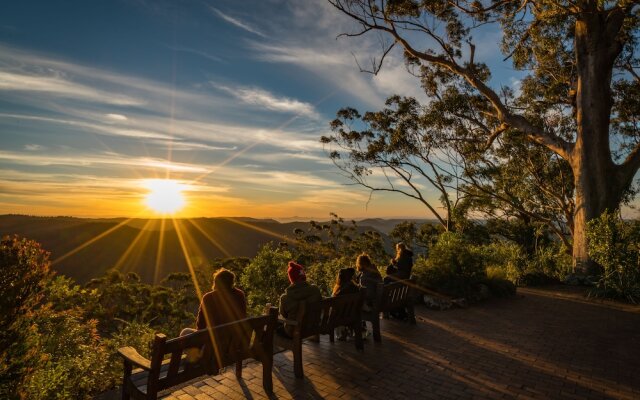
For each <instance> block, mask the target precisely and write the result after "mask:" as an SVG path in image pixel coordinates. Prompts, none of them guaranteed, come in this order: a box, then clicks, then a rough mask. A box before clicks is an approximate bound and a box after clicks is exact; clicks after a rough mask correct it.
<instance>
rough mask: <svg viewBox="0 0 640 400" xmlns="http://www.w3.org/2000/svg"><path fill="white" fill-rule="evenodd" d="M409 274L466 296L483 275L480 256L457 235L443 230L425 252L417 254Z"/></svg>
mask: <svg viewBox="0 0 640 400" xmlns="http://www.w3.org/2000/svg"><path fill="white" fill-rule="evenodd" d="M413 274H414V275H415V276H416V277H417V279H418V283H419V284H420V285H422V286H424V287H426V288H429V289H432V290H436V291H438V292H441V293H444V294H447V295H450V296H454V297H466V298H470V297H472V296H473V295H474V293H475V291H476V290H477V285H478V283H480V282H481V281H482V279H484V278H485V277H486V272H485V266H484V262H483V259H482V257H480V254H479V253H478V252H477V250H476V249H475V248H474V247H473V246H471V245H470V244H469V243H468V242H467V241H465V240H464V239H463V238H462V236H461V235H459V234H456V233H451V232H445V233H443V234H442V235H440V237H439V238H438V241H437V242H436V244H435V245H433V246H432V247H431V249H430V252H429V258H427V259H423V258H418V259H417V260H416V262H415V264H414V268H413Z"/></svg>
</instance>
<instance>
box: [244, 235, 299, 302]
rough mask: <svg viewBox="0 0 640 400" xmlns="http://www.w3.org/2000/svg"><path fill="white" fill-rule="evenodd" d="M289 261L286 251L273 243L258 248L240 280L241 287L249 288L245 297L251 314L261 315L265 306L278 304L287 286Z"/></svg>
mask: <svg viewBox="0 0 640 400" xmlns="http://www.w3.org/2000/svg"><path fill="white" fill-rule="evenodd" d="M291 259H292V254H291V252H290V251H289V250H288V249H286V248H283V247H279V246H276V245H275V244H273V243H269V244H267V245H265V246H263V247H262V248H260V250H259V251H258V254H256V256H255V257H254V258H253V259H252V260H251V262H250V263H249V265H248V266H247V267H246V268H245V270H244V273H243V274H242V277H241V278H240V282H241V284H242V286H243V287H244V288H250V290H248V292H247V293H246V295H247V306H248V307H247V308H248V309H249V310H250V311H251V312H253V313H254V314H261V313H262V310H263V307H264V306H265V304H267V303H271V304H272V305H274V306H276V305H277V304H278V301H279V299H280V295H281V294H282V293H284V290H285V289H286V288H287V286H289V278H288V277H287V263H288V262H289V261H290V260H291Z"/></svg>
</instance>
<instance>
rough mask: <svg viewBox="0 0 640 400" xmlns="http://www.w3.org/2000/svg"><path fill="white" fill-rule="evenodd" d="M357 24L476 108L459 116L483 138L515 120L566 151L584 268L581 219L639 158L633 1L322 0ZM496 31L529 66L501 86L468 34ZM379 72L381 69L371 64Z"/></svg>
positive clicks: (534, 137) (626, 183)
mask: <svg viewBox="0 0 640 400" xmlns="http://www.w3.org/2000/svg"><path fill="white" fill-rule="evenodd" d="M328 1H329V2H330V3H331V4H332V5H333V6H334V7H335V8H336V9H338V10H339V11H341V12H343V13H344V14H346V15H348V16H349V17H351V18H352V19H353V20H354V22H355V23H356V24H357V27H358V28H357V29H356V30H355V31H353V32H347V33H345V35H346V36H360V35H366V34H370V33H374V32H378V33H382V35H383V37H386V38H387V40H388V41H387V42H386V46H387V47H386V48H385V49H384V50H383V56H382V57H381V58H380V59H379V60H378V61H379V64H377V65H376V68H377V67H380V66H381V65H382V62H383V60H384V56H386V55H388V54H390V49H391V48H392V47H393V46H400V47H401V48H402V49H403V51H404V55H405V59H406V62H407V63H408V64H409V65H413V66H417V67H418V69H419V71H420V73H421V75H422V78H423V86H425V88H426V89H427V91H429V89H431V90H435V89H434V88H435V87H438V86H440V87H446V88H447V89H448V90H450V91H453V92H455V93H456V94H457V95H459V96H462V97H466V98H467V100H468V103H469V104H475V105H476V106H477V107H475V108H477V109H479V110H480V112H478V113H476V114H474V115H471V114H469V113H460V115H458V118H459V120H460V121H462V122H463V123H464V124H466V125H467V126H470V127H473V132H480V133H481V135H482V137H483V138H484V140H485V141H486V143H487V147H490V146H491V145H492V143H494V141H495V140H496V138H498V137H499V136H500V135H502V134H504V133H505V132H508V131H511V132H516V133H518V134H520V135H523V137H525V138H526V139H527V140H530V141H532V142H535V143H538V144H541V145H543V146H545V147H547V148H548V149H550V150H551V151H553V152H554V153H556V154H558V155H559V156H560V157H562V158H563V159H565V160H566V161H567V162H568V163H569V165H570V167H571V171H572V174H573V180H574V182H573V183H574V185H573V186H574V216H573V224H574V227H573V257H574V262H575V264H576V267H577V268H578V269H581V270H582V271H583V272H587V270H588V269H589V268H590V267H591V265H592V263H591V261H590V259H589V255H588V251H587V237H586V232H585V229H586V224H587V222H588V221H589V220H591V219H593V218H595V217H597V216H598V215H600V214H601V213H602V212H603V211H604V210H606V209H615V208H617V207H619V205H620V203H621V201H622V200H623V199H624V198H625V196H627V195H628V194H629V192H630V190H631V188H632V183H633V180H634V177H635V174H636V172H637V171H638V168H639V167H640V144H639V140H638V139H639V138H640V76H639V71H640V60H639V59H638V33H639V32H638V31H639V26H640V21H639V20H640V3H639V2H638V0H619V1H603V0H598V1H596V0H489V1H486V0H423V1H417V0H328ZM487 25H493V26H495V29H499V30H501V32H502V43H501V44H502V46H501V50H502V52H503V54H504V61H505V62H508V63H510V64H511V65H512V66H513V68H515V69H516V70H520V71H523V72H524V73H525V74H526V77H525V78H524V79H522V80H521V87H520V88H519V90H515V88H514V89H513V90H504V88H502V89H496V88H494V87H492V85H491V84H490V83H489V80H490V76H491V71H490V69H489V67H488V66H487V65H485V64H483V63H480V62H478V61H477V60H476V59H475V53H476V51H475V50H476V48H477V46H494V45H495V43H477V42H475V41H474V38H473V34H474V33H475V32H476V31H477V29H479V28H480V27H482V26H485V28H483V29H486V26H487ZM374 72H376V71H374Z"/></svg>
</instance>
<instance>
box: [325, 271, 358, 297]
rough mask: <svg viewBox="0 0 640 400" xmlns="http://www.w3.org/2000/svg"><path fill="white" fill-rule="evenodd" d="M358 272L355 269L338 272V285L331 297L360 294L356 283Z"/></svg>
mask: <svg viewBox="0 0 640 400" xmlns="http://www.w3.org/2000/svg"><path fill="white" fill-rule="evenodd" d="M355 276H356V270H355V269H354V268H342V269H340V271H338V276H337V277H336V284H335V285H334V286H333V293H332V294H331V297H337V296H343V295H345V294H354V293H358V291H359V290H360V288H359V287H358V285H357V284H356V283H355V282H354V278H355Z"/></svg>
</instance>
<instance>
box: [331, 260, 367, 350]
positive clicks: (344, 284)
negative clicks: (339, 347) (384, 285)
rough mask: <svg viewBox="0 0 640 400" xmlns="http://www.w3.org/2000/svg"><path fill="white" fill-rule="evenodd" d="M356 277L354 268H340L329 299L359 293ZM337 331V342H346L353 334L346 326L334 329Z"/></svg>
mask: <svg viewBox="0 0 640 400" xmlns="http://www.w3.org/2000/svg"><path fill="white" fill-rule="evenodd" d="M355 276H356V270H355V269H354V268H342V269H341V270H340V271H338V276H337V278H336V284H335V285H334V286H333V293H332V294H331V297H337V296H344V295H347V294H354V293H358V292H359V291H360V287H359V286H358V284H357V283H356V282H355V281H354V279H355ZM336 329H337V331H338V340H340V341H344V340H347V337H349V336H352V335H353V332H352V330H351V329H350V328H348V327H346V326H340V327H338V328H336Z"/></svg>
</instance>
